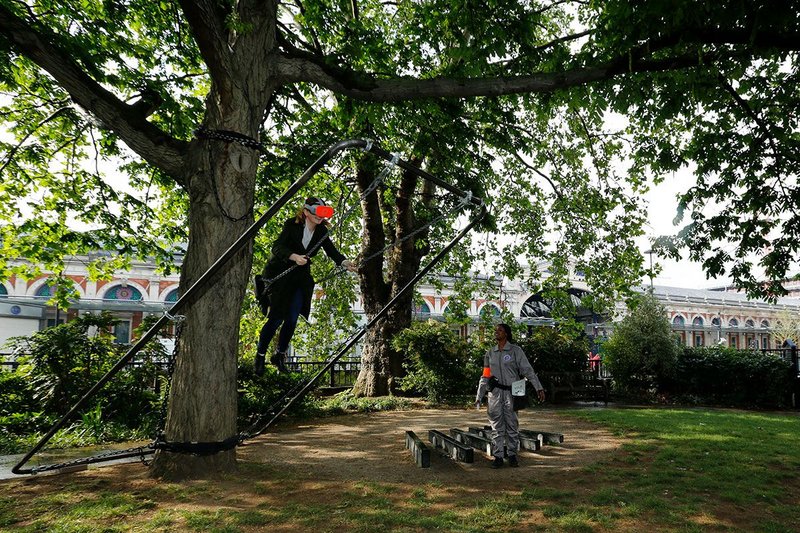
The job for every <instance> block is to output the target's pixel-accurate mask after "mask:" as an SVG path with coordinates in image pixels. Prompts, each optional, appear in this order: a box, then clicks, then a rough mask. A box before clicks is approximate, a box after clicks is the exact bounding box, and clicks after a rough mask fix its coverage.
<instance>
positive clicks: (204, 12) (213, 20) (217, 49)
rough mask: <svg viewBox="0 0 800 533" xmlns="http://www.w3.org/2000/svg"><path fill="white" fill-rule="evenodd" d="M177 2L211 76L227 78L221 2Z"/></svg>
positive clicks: (205, 0)
mask: <svg viewBox="0 0 800 533" xmlns="http://www.w3.org/2000/svg"><path fill="white" fill-rule="evenodd" d="M179 3H180V6H181V9H182V10H183V14H184V16H185V17H186V20H187V21H188V22H189V28H190V29H191V31H192V35H193V36H194V40H195V42H196V43H197V47H198V48H199V49H200V54H202V56H203V60H204V61H205V64H206V65H207V66H208V70H209V72H210V74H211V78H212V79H214V80H224V79H227V78H229V77H230V64H229V58H230V55H231V50H230V49H229V48H228V32H227V31H226V29H225V13H223V12H222V10H221V9H220V6H221V3H219V2H214V1H213V0H179Z"/></svg>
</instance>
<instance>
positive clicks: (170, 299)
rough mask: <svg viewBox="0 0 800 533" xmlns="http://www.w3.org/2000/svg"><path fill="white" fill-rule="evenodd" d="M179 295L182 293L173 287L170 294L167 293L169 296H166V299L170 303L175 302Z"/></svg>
mask: <svg viewBox="0 0 800 533" xmlns="http://www.w3.org/2000/svg"><path fill="white" fill-rule="evenodd" d="M178 297H180V294H178V289H172V290H171V291H169V294H167V297H166V298H164V301H165V302H169V303H175V302H177V301H178Z"/></svg>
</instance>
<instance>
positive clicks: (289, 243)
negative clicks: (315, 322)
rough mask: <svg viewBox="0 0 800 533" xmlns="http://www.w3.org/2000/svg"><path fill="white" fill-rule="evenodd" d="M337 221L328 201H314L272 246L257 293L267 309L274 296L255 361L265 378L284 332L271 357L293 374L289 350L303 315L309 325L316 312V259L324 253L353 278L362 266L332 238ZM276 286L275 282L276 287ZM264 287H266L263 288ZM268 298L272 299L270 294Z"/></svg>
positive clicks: (306, 204)
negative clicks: (330, 227) (331, 226)
mask: <svg viewBox="0 0 800 533" xmlns="http://www.w3.org/2000/svg"><path fill="white" fill-rule="evenodd" d="M331 216H333V208H332V207H329V206H328V205H326V204H325V202H324V201H323V200H320V199H319V198H315V197H313V196H310V197H308V198H306V201H305V204H304V205H303V207H302V208H301V209H300V211H298V213H297V215H296V216H295V217H294V218H290V219H288V220H287V221H286V222H285V223H284V225H283V229H282V230H281V233H280V235H278V238H277V239H276V240H275V243H274V244H273V245H272V249H271V255H270V258H269V260H268V261H267V264H266V266H265V267H264V271H263V273H262V280H257V284H256V287H257V289H256V290H257V292H258V293H259V294H258V297H259V300H260V301H261V302H262V309H264V308H265V307H266V306H265V305H264V302H265V301H266V298H267V294H268V301H269V304H268V305H269V314H268V317H267V321H266V323H265V324H264V326H263V327H262V328H261V334H260V336H259V339H258V348H257V353H256V360H255V373H256V375H258V376H261V375H263V374H264V366H265V363H266V353H267V350H268V349H269V345H270V342H272V338H273V337H274V336H275V332H276V331H277V330H278V328H279V327H280V329H281V332H280V334H279V335H278V347H277V350H276V351H275V354H274V355H273V356H272V357H270V363H272V364H273V365H275V366H276V367H278V370H279V371H281V372H287V371H288V369H287V368H286V350H287V349H288V348H289V343H290V342H291V340H292V336H293V335H294V331H295V328H296V327H297V320H298V318H299V317H300V315H303V316H304V317H305V318H306V319H307V318H308V315H309V313H310V311H311V297H312V296H313V294H314V278H313V277H312V276H311V258H312V257H314V255H316V253H317V252H318V251H319V249H320V247H321V248H323V249H324V250H325V253H326V254H327V255H328V257H330V258H331V259H333V261H334V262H335V263H336V264H337V265H339V266H342V267H344V268H346V269H347V270H349V271H351V272H355V270H356V265H355V264H354V263H353V262H352V261H350V260H348V259H346V258H345V256H344V255H342V253H341V252H339V250H338V249H337V248H336V246H334V244H333V243H332V242H331V240H330V239H329V238H328V225H329V223H328V219H329V218H330V217H331ZM273 280H274V281H273ZM262 283H263V286H262ZM265 293H266V294H265Z"/></svg>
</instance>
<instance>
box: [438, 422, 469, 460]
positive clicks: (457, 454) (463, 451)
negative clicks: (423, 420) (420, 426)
mask: <svg viewBox="0 0 800 533" xmlns="http://www.w3.org/2000/svg"><path fill="white" fill-rule="evenodd" d="M428 440H430V441H431V444H433V446H434V447H435V448H442V449H443V450H445V451H447V453H448V455H450V457H452V458H453V459H455V460H456V461H460V462H462V463H471V462H473V461H474V454H473V452H472V448H471V447H469V446H467V445H465V444H461V443H460V442H458V441H457V440H456V439H454V438H452V437H449V436H447V435H445V434H444V433H442V432H441V431H437V430H435V429H431V430H429V431H428Z"/></svg>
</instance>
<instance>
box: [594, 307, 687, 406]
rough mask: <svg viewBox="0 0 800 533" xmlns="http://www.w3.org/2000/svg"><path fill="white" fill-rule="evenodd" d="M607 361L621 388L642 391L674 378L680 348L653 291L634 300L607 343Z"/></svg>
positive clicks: (624, 391) (606, 365)
mask: <svg viewBox="0 0 800 533" xmlns="http://www.w3.org/2000/svg"><path fill="white" fill-rule="evenodd" d="M603 347H604V352H605V353H604V361H603V363H604V365H605V367H606V368H607V369H608V370H609V371H610V372H611V375H612V376H613V378H614V386H615V387H616V388H617V390H618V391H620V392H623V393H626V394H632V395H636V396H639V395H642V394H648V393H650V392H654V391H655V389H657V388H658V387H659V384H662V383H664V382H666V381H668V380H670V379H671V378H672V376H673V375H674V372H675V365H676V361H677V358H678V354H679V352H680V348H679V347H678V345H677V342H676V340H675V337H674V336H673V334H672V328H671V327H670V323H669V320H668V318H667V312H666V310H665V309H664V306H663V305H661V304H660V303H659V302H658V300H656V299H655V298H654V297H653V296H652V295H650V294H645V295H643V296H641V297H640V299H639V300H638V301H637V302H634V303H633V304H632V309H631V312H630V314H628V316H626V317H625V318H624V319H622V321H621V322H619V323H617V324H616V325H615V326H614V332H613V333H612V334H611V337H610V338H609V339H608V341H607V342H606V343H605V344H604V346H603Z"/></svg>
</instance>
